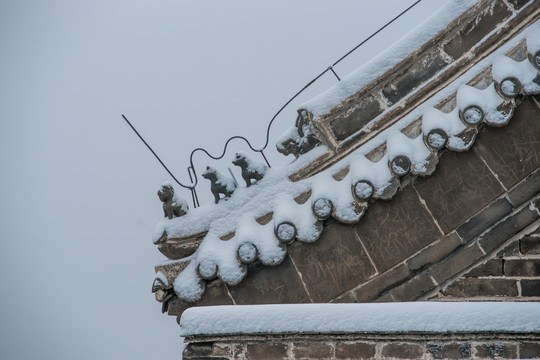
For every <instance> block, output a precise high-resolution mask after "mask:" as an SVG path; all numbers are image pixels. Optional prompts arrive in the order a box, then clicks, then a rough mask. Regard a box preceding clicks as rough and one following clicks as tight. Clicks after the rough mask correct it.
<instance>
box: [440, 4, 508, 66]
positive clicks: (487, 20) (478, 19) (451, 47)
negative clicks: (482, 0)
mask: <svg viewBox="0 0 540 360" xmlns="http://www.w3.org/2000/svg"><path fill="white" fill-rule="evenodd" d="M482 5H483V8H482V10H481V12H480V13H472V14H471V15H469V16H472V17H473V19H472V20H469V21H463V20H462V21H463V23H464V26H463V27H462V28H461V29H460V30H459V31H458V32H457V34H455V36H454V38H453V39H451V40H450V41H448V42H447V43H446V44H445V45H444V47H443V48H444V51H445V52H446V53H447V54H448V55H450V56H451V57H453V58H454V59H457V58H459V57H460V56H461V55H463V54H464V53H465V52H467V51H469V50H470V49H471V48H472V47H473V46H474V45H476V44H477V43H478V42H479V41H480V40H482V38H484V36H486V35H487V34H488V33H490V32H491V31H492V30H493V29H494V28H495V26H496V24H498V23H500V22H502V21H503V20H504V19H506V18H508V17H509V16H510V15H512V12H511V11H510V10H509V9H508V7H507V6H506V5H505V3H504V1H499V0H494V1H492V2H491V6H486V4H482Z"/></svg>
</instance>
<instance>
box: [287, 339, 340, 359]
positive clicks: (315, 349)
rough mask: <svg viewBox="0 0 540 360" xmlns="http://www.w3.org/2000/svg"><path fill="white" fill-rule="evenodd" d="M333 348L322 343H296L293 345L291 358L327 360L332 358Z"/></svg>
mask: <svg viewBox="0 0 540 360" xmlns="http://www.w3.org/2000/svg"><path fill="white" fill-rule="evenodd" d="M333 352H334V348H333V347H332V345H331V344H328V343H324V342H320V341H318V342H315V341H313V342H297V343H295V344H294V348H293V356H294V358H295V359H297V360H303V359H306V360H309V359H328V358H330V357H331V356H332V354H333Z"/></svg>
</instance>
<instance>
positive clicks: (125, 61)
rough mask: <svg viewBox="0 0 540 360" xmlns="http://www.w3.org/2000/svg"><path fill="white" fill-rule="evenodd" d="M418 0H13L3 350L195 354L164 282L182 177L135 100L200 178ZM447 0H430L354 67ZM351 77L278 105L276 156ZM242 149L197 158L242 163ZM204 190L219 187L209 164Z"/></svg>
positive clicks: (1, 109)
mask: <svg viewBox="0 0 540 360" xmlns="http://www.w3.org/2000/svg"><path fill="white" fill-rule="evenodd" d="M413 2H414V1H413V0H409V1H405V0H384V1H381V0H369V1H368V0H365V1H360V0H340V1H319V0H317V1H315V0H299V1H290V0H287V1H285V0H273V1H265V2H262V1H247V0H243V1H240V0H238V1H195V0H191V1H187V0H174V1H173V0H152V1H149V0H144V1H143V0H77V1H74V0H47V1H45V0H41V1H39V0H0V166H1V167H0V169H1V173H0V174H1V175H2V177H1V179H2V180H1V184H2V186H0V199H1V202H0V211H1V217H0V219H1V220H0V221H1V222H0V225H1V226H0V286H1V288H0V304H1V305H2V306H1V307H0V358H1V359H3V360H11V359H74V358H76V359H161V358H162V359H177V358H179V357H180V348H181V341H180V339H179V337H178V326H177V324H176V321H175V318H173V317H169V316H167V315H162V314H161V305H160V304H159V303H157V302H156V301H155V300H154V297H153V295H152V294H151V292H150V289H151V285H152V281H153V279H154V270H153V266H154V265H155V264H156V263H158V262H160V261H162V260H165V258H164V257H163V256H162V255H161V254H160V253H159V252H158V251H157V249H156V248H155V247H154V245H153V244H152V241H151V235H152V232H153V230H154V226H155V224H156V223H157V222H158V221H159V219H160V217H161V216H162V212H161V203H160V202H159V200H158V198H157V195H156V191H157V190H158V188H159V186H160V184H161V183H162V182H164V181H167V180H171V179H170V178H169V177H168V175H167V173H166V172H165V171H164V170H163V169H162V168H161V167H160V165H159V163H158V162H157V161H156V160H155V159H154V158H153V156H152V155H151V153H150V152H149V151H148V150H147V149H146V148H145V147H144V145H143V144H142V143H141V142H140V141H139V140H138V139H137V138H136V136H135V135H134V133H132V132H131V130H130V129H129V128H128V127H127V125H126V124H125V123H124V122H123V120H122V118H121V114H125V115H126V116H127V117H128V118H129V119H130V120H131V121H132V123H133V124H134V125H135V126H136V127H137V128H138V130H139V131H140V132H141V133H142V134H143V135H144V136H145V137H146V139H147V141H148V142H149V143H150V144H152V146H153V147H154V149H155V150H156V152H157V153H158V154H160V155H161V157H162V159H163V160H164V161H165V162H166V163H167V164H168V165H169V167H170V168H171V170H172V171H173V172H174V173H175V174H176V176H177V177H178V178H180V180H181V181H184V182H186V183H188V182H189V181H188V176H187V172H186V167H187V166H188V160H189V153H190V152H191V150H192V149H193V148H195V147H198V146H204V147H206V148H208V149H209V151H211V152H213V153H220V152H221V150H222V147H223V145H224V142H225V140H226V139H227V137H229V136H232V135H235V134H239V135H245V136H247V137H249V138H250V139H252V142H253V144H254V145H255V146H261V145H263V144H264V140H265V131H266V126H267V123H268V121H269V120H270V118H271V117H272V116H273V115H274V113H275V112H276V111H277V110H278V109H279V108H280V107H281V106H282V105H283V103H285V101H287V100H288V98H289V97H291V96H292V95H293V94H294V93H296V91H298V90H299V89H300V88H302V87H303V86H304V85H305V84H306V83H307V82H309V81H310V80H311V79H312V78H313V77H314V76H315V75H317V74H318V73H320V72H321V71H322V70H324V69H325V68H327V67H328V66H329V65H330V64H332V63H333V62H334V61H336V60H337V59H338V58H340V57H341V56H342V55H343V54H344V53H346V52H347V51H348V50H350V49H351V48H353V47H354V46H355V45H356V44H358V43H359V42H360V41H361V40H363V39H364V38H365V37H367V36H368V35H369V34H370V33H372V32H373V31H375V30H376V29H377V28H379V27H380V26H382V25H383V24H384V23H386V22H387V21H388V20H390V19H391V18H392V17H394V16H395V15H397V14H398V13H399V12H401V11H402V10H403V9H405V8H406V7H408V6H409V5H410V4H412V3H413ZM443 3H444V2H442V1H440V0H423V1H422V2H421V3H420V4H419V5H418V6H417V7H415V8H414V9H413V10H412V11H411V12H410V13H408V14H407V15H406V16H404V17H403V18H401V19H400V20H399V21H398V22H396V23H395V24H394V25H392V26H391V27H389V28H388V29H386V30H385V31H384V32H383V33H382V34H380V36H378V37H376V38H375V39H374V40H372V41H370V42H369V43H367V44H366V46H364V47H363V48H362V49H361V50H360V51H358V52H357V53H355V55H354V56H352V57H350V58H349V59H348V60H346V61H344V62H343V63H342V64H340V65H339V66H337V67H336V71H337V72H338V73H339V74H340V75H341V76H343V75H345V74H347V73H348V72H350V71H351V70H353V69H355V68H357V67H358V66H360V65H361V64H363V63H364V62H365V61H367V60H369V58H370V57H372V56H373V55H374V54H376V53H377V52H378V51H380V50H382V49H384V48H385V47H387V46H388V45H389V44H391V43H393V42H394V41H396V40H397V39H399V38H400V37H401V36H403V35H404V34H405V33H406V32H408V31H409V30H411V29H412V28H413V27H414V26H415V25H417V24H418V23H419V22H421V21H422V19H424V18H425V17H426V16H428V15H429V14H431V13H433V12H434V11H435V10H436V9H437V8H439V7H441V6H442V4H443ZM335 81H336V79H335V78H333V77H332V76H330V75H326V76H325V77H324V78H323V79H321V81H320V82H319V83H317V84H316V86H314V87H313V88H312V89H311V90H310V91H308V92H306V93H305V94H304V95H303V96H302V97H300V98H299V100H298V101H296V102H295V103H293V104H292V106H290V107H289V108H288V109H287V110H286V111H285V112H284V113H283V115H282V116H280V117H278V119H277V120H276V123H275V127H274V128H273V129H272V132H271V139H270V146H269V150H268V152H267V155H268V157H269V158H270V162H271V163H272V165H273V166H277V165H279V164H285V163H287V162H289V161H291V160H292V159H290V158H286V157H283V156H281V155H279V154H277V153H276V151H275V150H274V149H275V147H274V145H273V144H274V143H275V141H276V139H277V138H278V137H279V135H281V133H282V132H283V131H284V130H286V129H287V128H288V127H290V126H292V125H293V124H294V120H295V112H296V107H297V106H298V104H300V103H302V102H303V101H306V100H308V99H309V98H311V97H313V96H315V95H317V94H318V93H320V92H322V91H323V90H324V89H326V88H328V87H329V86H331V85H332V84H334V83H335ZM238 150H242V151H246V150H247V149H246V147H245V146H244V145H243V144H241V143H237V142H235V143H233V144H232V146H231V147H230V150H229V152H228V153H227V155H226V156H225V160H223V161H221V162H211V161H210V160H209V159H208V158H205V157H204V156H203V155H197V156H196V158H195V161H196V165H197V166H198V167H199V168H202V167H204V166H206V165H208V164H212V165H215V166H216V167H218V168H219V169H221V170H222V171H226V169H227V167H229V166H230V167H232V168H234V167H233V166H232V165H231V163H230V161H231V160H232V158H233V156H234V153H235V152H236V151H238ZM254 156H255V157H257V155H254ZM259 160H261V159H259ZM177 190H178V193H179V194H180V195H181V196H183V197H184V198H186V199H187V200H190V198H189V196H190V194H189V193H188V192H186V191H185V190H181V189H180V188H178V189H177ZM198 193H199V196H200V197H201V202H202V203H206V204H209V203H210V202H211V198H212V197H211V194H210V191H209V183H208V181H207V180H205V179H200V186H199V190H198ZM190 205H191V204H190Z"/></svg>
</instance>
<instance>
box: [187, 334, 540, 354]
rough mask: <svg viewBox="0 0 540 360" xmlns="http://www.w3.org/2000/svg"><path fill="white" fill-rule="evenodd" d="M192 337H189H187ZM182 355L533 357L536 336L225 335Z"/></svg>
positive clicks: (539, 350) (538, 349)
mask: <svg viewBox="0 0 540 360" xmlns="http://www.w3.org/2000/svg"><path fill="white" fill-rule="evenodd" d="M188 340H189V339H188ZM183 356H184V359H186V360H195V359H220V360H225V359H238V360H240V359H242V360H243V359H250V360H257V359H291V360H293V359H294V360H300V359H335V360H338V359H532V358H539V357H540V336H539V335H538V334H522V335H519V336H518V335H512V334H484V333H476V334H475V333H471V334H459V335H455V334H454V335H434V334H414V335H404V334H371V335H355V336H343V335H335V334H328V335H304V336H300V335H296V336H295V335H289V336H265V337H247V338H246V337H242V338H237V337H228V338H227V337H222V338H215V339H207V341H203V342H192V343H190V344H189V345H188V346H187V347H186V349H185V351H184V354H183Z"/></svg>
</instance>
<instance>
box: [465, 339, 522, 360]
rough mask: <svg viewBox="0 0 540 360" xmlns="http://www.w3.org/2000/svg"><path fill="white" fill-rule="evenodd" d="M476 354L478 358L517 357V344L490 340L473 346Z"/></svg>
mask: <svg viewBox="0 0 540 360" xmlns="http://www.w3.org/2000/svg"><path fill="white" fill-rule="evenodd" d="M475 348H476V356H477V357H479V358H491V359H493V358H495V357H497V358H503V359H515V358H517V346H516V345H514V344H508V343H499V342H492V343H488V344H482V345H477V346H475Z"/></svg>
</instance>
